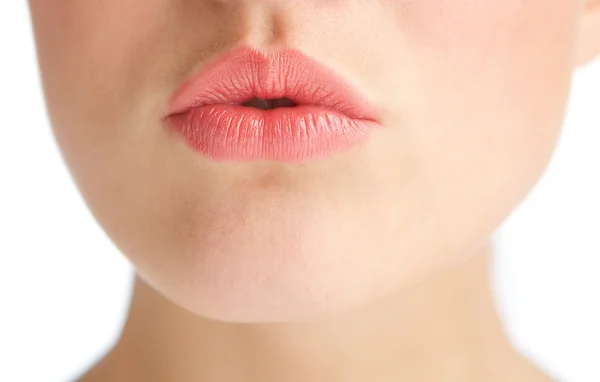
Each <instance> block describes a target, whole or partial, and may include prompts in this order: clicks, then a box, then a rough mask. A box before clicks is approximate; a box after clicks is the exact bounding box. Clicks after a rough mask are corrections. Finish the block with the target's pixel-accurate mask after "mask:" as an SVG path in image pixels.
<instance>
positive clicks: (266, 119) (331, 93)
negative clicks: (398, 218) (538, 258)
mask: <svg viewBox="0 0 600 382" xmlns="http://www.w3.org/2000/svg"><path fill="white" fill-rule="evenodd" d="M254 97H256V98H261V99H279V98H284V97H285V98H289V99H290V100H292V101H294V102H295V103H296V106H294V107H281V108H275V109H271V110H261V109H257V108H252V107H246V106H242V103H244V102H246V101H249V100H250V99H252V98H254ZM166 121H167V122H168V125H169V126H171V127H172V128H173V129H174V130H175V131H176V132H178V133H180V134H181V135H182V136H183V137H184V138H185V139H186V141H187V142H188V144H189V145H190V146H191V147H192V148H193V149H195V150H197V151H199V152H200V153H202V154H204V155H206V156H208V157H210V158H212V159H213V160H217V161H231V160H236V161H251V160H275V161H284V162H298V161H304V160H310V159H317V158H322V157H324V156H328V155H330V154H333V153H334V152H339V151H342V150H345V149H349V148H351V147H354V146H356V145H358V144H360V143H363V142H365V141H366V140H367V138H368V137H369V135H370V134H371V133H372V131H373V130H374V129H376V128H377V127H379V126H380V124H379V123H378V121H377V120H376V118H375V112H374V109H373V107H372V106H371V105H370V103H369V101H368V100H367V99H366V97H365V96H363V95H362V94H360V93H359V92H358V91H357V90H356V89H355V88H353V87H352V86H351V85H350V84H349V83H347V82H346V81H344V80H343V79H342V78H341V77H340V76H338V75H337V74H336V73H335V72H334V71H333V70H332V69H331V68H328V67H326V66H324V65H322V64H320V63H318V62H317V61H316V60H314V59H312V58H310V57H308V56H306V55H305V54H304V53H302V52H300V51H298V50H294V49H286V50H280V51H277V52H275V53H273V54H272V55H266V54H265V53H262V52H260V51H259V50H258V49H253V48H250V47H248V46H243V47H240V48H238V49H235V50H233V51H230V52H227V53H226V54H224V55H223V56H221V57H220V58H219V59H218V60H216V61H214V62H212V63H210V64H208V65H207V66H206V67H205V68H203V70H202V72H201V73H200V74H199V75H198V76H196V77H195V78H194V79H192V80H191V81H189V82H187V83H186V84H184V85H183V86H182V87H181V89H179V90H178V91H177V92H176V93H175V95H174V96H173V99H172V102H171V105H170V109H169V115H168V116H167V117H166Z"/></svg>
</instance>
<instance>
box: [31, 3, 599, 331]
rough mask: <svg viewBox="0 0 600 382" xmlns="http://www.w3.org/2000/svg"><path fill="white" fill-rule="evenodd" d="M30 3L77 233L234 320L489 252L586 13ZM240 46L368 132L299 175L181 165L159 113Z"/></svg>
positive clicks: (394, 283)
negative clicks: (365, 112) (93, 231)
mask: <svg viewBox="0 0 600 382" xmlns="http://www.w3.org/2000/svg"><path fill="white" fill-rule="evenodd" d="M29 3H30V9H31V14H32V19H33V22H34V30H35V36H36V40H37V45H38V56H39V62H40V67H41V73H42V79H43V84H44V89H45V94H46V99H47V106H48V110H49V115H50V118H51V122H52V125H53V130H54V133H55V136H56V138H57V142H58V144H59V146H60V148H61V150H62V153H63V155H64V158H65V160H66V163H67V165H68V166H69V168H70V170H71V172H72V174H73V177H74V179H75V181H76V183H77V185H78V187H79V189H80V190H81V193H82V194H83V196H84V198H85V200H86V201H87V203H88V205H89V207H90V209H91V211H92V213H93V214H94V216H95V218H96V219H97V220H98V222H99V223H100V225H101V226H102V227H103V229H104V230H105V231H106V232H107V234H108V235H109V236H110V238H111V239H112V240H113V241H114V243H115V244H116V245H117V246H118V247H119V249H120V250H121V251H122V252H123V253H124V254H125V255H126V256H127V257H128V258H129V260H130V261H131V262H132V264H133V265H134V266H135V268H136V269H137V271H138V274H139V275H140V277H142V278H143V279H144V280H145V281H146V282H147V283H148V284H150V285H151V286H153V287H154V288H155V289H156V290H157V291H158V292H160V293H161V294H163V295H164V296H165V297H167V298H168V299H170V300H171V301H173V302H174V303H176V304H178V305H179V306H181V307H183V308H185V309H188V310H190V311H192V312H194V313H196V314H198V315H202V316H206V317H209V318H214V319H219V320H225V321H236V322H258V321H261V322H266V321H289V320H297V319H311V318H314V317H317V316H319V315H320V314H322V313H324V312H328V311H342V310H344V309H349V308H352V307H357V306H361V305H363V304H366V303H369V302H371V301H374V300H375V299H377V298H380V297H384V296H388V295H391V294H392V293H396V292H398V291H401V290H402V289H403V288H405V287H406V286H407V285H408V284H410V283H413V282H415V281H418V280H419V279H421V278H423V277H427V276H428V275H431V274H433V273H434V272H437V271H440V270H444V269H446V268H449V267H451V266H453V265H454V264H455V263H457V262H459V261H461V260H463V259H465V258H466V257H468V256H470V255H472V254H473V253H474V252H476V251H477V250H479V249H480V248H482V247H484V246H485V245H487V244H488V242H489V241H490V237H491V236H492V234H493V232H494V231H495V230H496V229H497V228H498V226H499V225H500V223H502V221H503V220H504V219H505V218H506V217H507V216H508V215H509V213H510V212H511V211H512V210H513V209H514V208H515V207H516V206H517V205H518V203H519V202H520V201H521V200H522V199H523V198H524V196H525V195H526V194H527V193H528V192H529V190H530V189H531V188H532V187H533V186H534V185H535V183H536V182H537V181H538V179H539V178H540V176H541V175H542V173H543V171H544V169H545V167H546V165H547V163H548V161H549V159H550V156H551V153H552V151H553V148H554V146H555V144H556V142H557V137H558V135H559V132H560V128H561V125H562V121H563V120H562V119H563V114H564V109H565V104H566V101H567V97H568V90H569V86H570V80H571V75H572V72H573V69H574V66H575V64H576V57H577V55H578V54H579V50H580V49H582V47H583V46H584V42H582V41H583V39H584V38H585V35H584V33H580V31H581V30H583V29H582V25H584V21H585V20H586V17H587V16H586V15H587V13H588V11H587V8H586V6H585V5H584V0H529V1H525V2H524V1H522V0H502V1H499V0H482V1H468V0H451V1H450V0H441V1H440V0H420V1H406V0H380V1H363V2H358V1H353V2H350V1H347V2H346V1H344V2H342V1H331V2H327V3H326V2H322V4H321V5H318V8H319V10H318V12H316V11H315V8H316V7H317V5H316V4H313V2H307V1H290V0H286V1H258V0H255V1H241V0H238V1H224V0H198V1H187V0H176V1H174V0H145V1H142V0H107V1H103V2H102V5H101V6H100V5H98V3H97V2H89V1H79V0H30V1H29ZM585 25H588V24H585ZM589 29H590V28H588V29H586V30H588V32H589ZM242 43H245V44H248V45H251V46H255V47H258V48H272V47H292V48H296V49H299V50H301V51H303V52H305V53H306V54H308V55H309V56H311V57H313V58H315V59H317V60H319V61H320V62H322V63H324V64H325V65H328V66H330V67H331V68H333V69H334V70H336V71H337V72H338V73H341V75H343V76H344V77H345V78H346V79H348V81H351V82H352V83H353V84H355V85H356V86H358V87H359V89H360V90H361V91H362V92H363V93H364V95H365V96H366V97H367V98H368V99H369V100H370V101H371V103H372V105H373V106H374V108H375V109H376V111H377V115H378V116H379V121H380V123H381V128H380V129H377V131H376V132H375V133H374V134H372V136H371V137H370V139H369V140H368V142H366V143H364V144H362V145H359V146H356V147H354V148H352V149H349V150H346V151H343V152H339V153H337V154H333V155H331V156H329V157H326V158H322V159H319V160H314V161H307V162H303V163H286V162H276V161H245V162H223V161H214V160H212V159H210V158H208V157H204V156H202V155H200V154H198V153H197V152H195V151H193V150H191V149H190V148H189V146H188V145H187V144H186V143H185V142H184V141H183V140H182V139H181V137H180V136H178V135H174V134H172V133H171V132H170V131H169V130H168V129H166V128H165V126H164V123H163V118H164V116H165V112H166V110H167V107H168V104H169V101H170V99H171V98H172V96H173V93H174V92H175V91H176V90H177V89H178V88H179V87H180V86H181V84H182V83H183V82H184V80H185V79H186V78H188V77H189V75H190V73H192V72H193V71H195V70H197V69H198V68H201V67H203V65H205V64H206V63H209V62H210V61H211V60H212V59H214V58H215V57H218V56H219V55H221V54H223V52H225V51H227V50H228V49H231V48H232V47H234V46H238V45H239V44H242Z"/></svg>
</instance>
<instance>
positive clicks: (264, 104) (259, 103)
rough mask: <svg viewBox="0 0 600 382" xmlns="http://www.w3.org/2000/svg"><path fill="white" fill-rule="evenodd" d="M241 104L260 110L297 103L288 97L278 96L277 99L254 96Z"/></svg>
mask: <svg viewBox="0 0 600 382" xmlns="http://www.w3.org/2000/svg"><path fill="white" fill-rule="evenodd" d="M242 106H248V107H254V108H257V109H261V110H271V109H275V108H278V107H294V106H297V104H296V103H295V102H294V101H292V100H290V99H289V98H285V97H284V98H278V99H266V100H265V99H261V98H257V97H254V98H252V99H251V100H248V101H246V102H244V103H243V104H242Z"/></svg>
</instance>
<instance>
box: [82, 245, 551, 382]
mask: <svg viewBox="0 0 600 382" xmlns="http://www.w3.org/2000/svg"><path fill="white" fill-rule="evenodd" d="M490 252H491V250H490V249H489V248H486V249H484V250H483V251H481V252H480V253H477V254H475V255H474V256H472V257H471V258H470V259H469V260H467V261H466V262H464V263H462V264H461V265H460V266H459V267H457V268H455V269H453V270H451V271H448V272H447V273H445V274H443V275H438V276H437V277H436V278H435V279H431V280H427V281H423V282H422V283H420V284H419V285H415V286H414V287H413V288H412V289H411V290H407V291H403V293H402V294H398V295H396V296H392V297H389V298H387V299H386V300H382V301H378V302H377V303H374V304H373V305H372V306H369V307H363V308H361V309H360V310H357V311H353V312H345V313H344V314H343V315H339V316H335V317H332V316H330V317H328V318H326V319H323V320H321V321H319V322H311V323H282V324H231V323H222V322H216V321H211V320H207V319H204V318H201V317H198V316H194V315H192V314H190V313H189V312H187V311H185V310H183V309H181V308H179V307H177V306H175V305H173V304H172V303H170V302H169V301H168V300H166V299H165V298H163V297H162V296H161V295H159V294H158V293H156V292H155V291H154V290H153V289H152V288H151V287H149V286H148V285H147V284H145V283H144V282H143V281H142V280H140V279H139V278H138V279H136V282H135V287H134V294H133V298H132V303H131V307H130V311H129V317H128V319H127V322H126V324H125V327H124V329H123V332H122V335H121V338H120V340H119V342H118V344H117V346H116V347H115V348H114V349H113V351H112V352H111V353H110V354H109V355H108V356H107V357H106V358H105V360H104V361H103V362H102V363H101V364H100V365H99V366H98V367H97V368H96V370H95V373H96V374H99V373H103V374H104V375H105V377H104V378H106V379H107V380H111V381H121V380H123V381H125V380H127V381H149V380H152V381H160V382H162V381H179V382H188V381H195V382H209V381H211V382H212V381H232V382H237V381H261V382H271V381H273V382H275V381H278V382H280V381H290V382H293V381H330V382H359V381H360V382H364V381H372V380H377V381H393V380H396V381H398V380H419V381H436V382H438V381H439V382H443V381H463V382H471V381H483V380H485V381H496V380H498V381H500V380H502V381H505V380H515V375H514V374H506V373H513V372H515V371H516V370H520V371H518V373H520V372H521V371H524V370H529V371H526V373H528V374H527V375H529V374H531V375H534V374H536V373H535V372H533V371H531V369H533V368H532V367H530V366H528V363H527V362H526V361H525V360H524V359H522V358H521V357H520V356H519V355H518V354H517V353H516V352H515V351H513V349H512V346H511V345H510V344H509V341H508V340H507V339H506V336H505V334H504V331H503V329H502V324H501V322H500V319H499V317H498V314H497V311H496V308H495V305H494V299H493V296H492V293H491V289H490V282H489V281H490V279H489V273H490V272H489V259H490ZM108 374H110V376H111V377H110V378H108V377H107V375H108ZM518 375H519V376H522V374H518ZM529 378H531V379H529ZM90 380H91V379H90ZM95 380H102V379H95ZM519 380H525V379H519ZM526 380H527V381H529V380H532V381H533V380H535V381H538V380H542V379H538V378H534V377H528V379H526Z"/></svg>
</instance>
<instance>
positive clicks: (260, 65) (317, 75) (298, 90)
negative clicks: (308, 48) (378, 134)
mask: <svg viewBox="0 0 600 382" xmlns="http://www.w3.org/2000/svg"><path fill="white" fill-rule="evenodd" d="M255 97H256V98H261V99H265V100H266V99H279V98H284V97H285V98H289V99H290V100H292V101H293V102H295V103H296V104H297V105H298V106H302V105H312V106H320V107H323V108H328V109H331V110H335V111H337V112H340V113H342V114H345V115H346V116H348V117H350V118H355V119H363V120H371V121H374V120H375V119H376V117H375V112H374V109H373V107H372V105H371V104H370V102H369V100H368V99H367V97H366V96H365V95H363V94H362V93H361V92H360V91H358V90H357V89H356V87H354V86H353V85H351V84H350V83H349V82H348V81H346V80H345V79H344V78H342V77H341V76H340V75H338V74H337V73H336V72H335V71H334V70H333V69H331V68H330V67H327V66H325V65H323V64H320V63H319V62H318V61H317V60H315V59H313V58H311V57H308V56H307V55H306V54H304V53H303V52H301V51H299V50H296V49H285V50H279V51H276V52H275V53H273V54H271V55H267V54H265V53H263V52H261V51H259V50H258V49H255V48H251V47H248V46H242V47H239V48H237V49H235V50H232V51H229V52H227V53H225V54H224V55H222V56H221V57H220V58H219V59H218V60H216V61H213V62H211V63H209V64H208V65H206V66H205V67H203V68H202V70H201V73H200V74H198V75H197V76H195V77H194V78H192V79H191V80H189V81H187V82H186V83H184V84H183V86H182V87H181V88H180V89H179V90H178V91H176V92H175V94H174V95H173V98H172V100H171V107H170V114H180V113H185V112H187V111H189V110H191V109H193V108H197V107H200V106H204V105H210V104H240V105H241V104H242V103H244V102H246V101H249V100H251V99H252V98H255Z"/></svg>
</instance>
